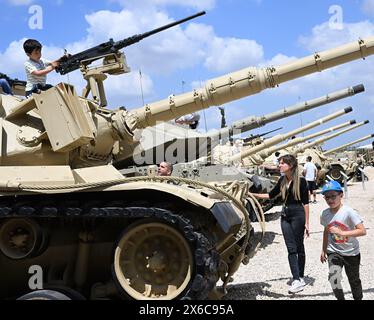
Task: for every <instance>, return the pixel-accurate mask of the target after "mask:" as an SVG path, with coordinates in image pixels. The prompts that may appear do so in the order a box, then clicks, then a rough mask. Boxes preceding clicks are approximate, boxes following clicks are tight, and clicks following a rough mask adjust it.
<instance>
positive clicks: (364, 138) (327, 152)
mask: <svg viewBox="0 0 374 320" xmlns="http://www.w3.org/2000/svg"><path fill="white" fill-rule="evenodd" d="M371 138H374V134H370V135H368V136H365V137H362V138H360V139H358V140H355V141H352V142H350V143H347V144H344V145H342V146H340V147H337V148H334V149H330V150H328V151H326V152H324V153H323V154H324V155H325V156H328V155H330V154H332V153H334V152H337V151H340V150H343V149H345V148H348V147H350V146H353V145H355V144H357V143H360V142H363V141H366V140H369V139H371Z"/></svg>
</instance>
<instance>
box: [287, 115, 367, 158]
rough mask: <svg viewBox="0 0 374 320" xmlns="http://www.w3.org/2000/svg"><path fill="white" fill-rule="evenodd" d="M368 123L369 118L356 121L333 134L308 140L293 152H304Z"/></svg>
mask: <svg viewBox="0 0 374 320" xmlns="http://www.w3.org/2000/svg"><path fill="white" fill-rule="evenodd" d="M368 123H369V120H366V121H362V122H360V123H357V124H355V125H353V126H351V127H349V128H347V129H344V130H341V131H338V132H336V133H334V134H331V135H329V136H326V137H322V138H320V139H317V140H315V141H313V142H310V143H307V144H305V145H303V146H301V147H298V148H297V149H296V150H295V151H294V152H295V153H302V152H304V151H305V150H306V149H309V148H313V147H314V146H318V145H320V144H323V143H325V142H326V141H328V140H331V139H334V138H335V137H337V136H340V135H342V134H344V133H347V132H349V131H352V130H354V129H357V128H359V127H362V126H363V125H366V124H368Z"/></svg>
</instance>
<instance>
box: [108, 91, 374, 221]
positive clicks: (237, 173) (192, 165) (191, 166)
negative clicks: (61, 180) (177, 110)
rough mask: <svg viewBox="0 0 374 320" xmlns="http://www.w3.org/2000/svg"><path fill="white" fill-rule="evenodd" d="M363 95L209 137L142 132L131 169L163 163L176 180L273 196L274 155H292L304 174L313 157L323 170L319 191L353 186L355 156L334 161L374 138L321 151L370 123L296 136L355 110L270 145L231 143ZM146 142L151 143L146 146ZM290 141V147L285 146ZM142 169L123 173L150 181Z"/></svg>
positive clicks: (256, 140)
mask: <svg viewBox="0 0 374 320" xmlns="http://www.w3.org/2000/svg"><path fill="white" fill-rule="evenodd" d="M364 91H365V88H364V86H363V85H362V84H361V85H357V86H353V87H349V88H346V89H343V90H339V91H336V92H332V93H329V94H327V95H325V96H322V97H319V98H316V99H312V100H309V101H305V102H301V103H298V104H296V105H293V106H289V107H285V108H283V109H281V110H279V111H276V112H273V113H270V114H266V115H263V116H251V117H247V118H245V119H242V120H240V121H237V122H235V123H234V124H232V125H230V126H226V127H224V128H221V129H220V130H215V131H212V132H210V133H209V134H199V133H196V132H195V131H192V130H188V129H185V128H181V127H179V126H177V125H174V124H172V123H170V124H167V125H165V124H160V125H157V126H156V127H154V128H151V129H148V130H146V131H145V130H144V131H143V132H142V136H141V138H140V139H139V141H140V144H139V146H138V148H137V150H136V152H135V153H134V157H133V159H132V163H134V162H138V163H139V164H141V163H144V162H148V163H160V162H161V161H166V162H169V163H171V164H173V172H172V175H173V176H174V177H181V178H188V179H191V180H197V181H203V182H206V183H213V184H214V185H217V186H220V187H223V188H228V187H229V186H230V185H231V184H232V183H233V182H234V181H243V182H246V183H249V191H250V192H254V193H261V192H268V191H270V190H271V188H272V187H273V186H274V184H275V183H276V181H277V179H278V178H279V171H278V168H277V167H274V160H275V154H277V153H278V154H279V155H278V156H280V155H282V154H293V155H295V156H296V157H297V158H298V162H299V165H300V171H302V168H303V165H304V164H305V162H306V158H307V157H309V156H310V157H311V158H312V161H313V163H315V165H316V166H317V168H318V169H319V170H318V177H317V179H318V180H317V184H318V185H322V184H323V183H324V182H325V181H326V180H327V179H334V180H336V181H339V182H340V183H343V180H344V176H347V179H348V180H350V179H352V178H357V177H360V171H359V170H358V168H359V165H360V161H359V159H357V157H353V155H352V156H351V157H349V161H344V162H343V161H341V160H340V159H336V158H333V157H332V156H333V155H336V152H338V151H340V150H343V149H345V148H347V147H349V146H351V145H355V144H358V143H360V142H362V141H365V140H368V139H370V138H372V137H374V134H371V135H368V136H365V137H363V138H361V139H359V140H356V141H352V142H351V143H349V144H345V145H343V146H340V147H338V148H334V149H331V150H328V151H322V148H321V145H322V144H323V143H324V142H326V141H328V140H331V139H333V138H335V137H337V136H339V135H342V134H344V133H348V132H350V131H352V130H354V129H356V128H359V127H361V126H363V125H366V124H368V123H369V121H362V122H359V123H356V120H350V121H347V122H344V123H342V124H340V125H336V126H333V127H330V128H328V129H325V130H322V131H319V132H316V133H313V134H309V135H307V136H303V137H297V135H298V134H301V133H304V132H306V131H308V130H310V129H311V128H314V127H317V126H319V125H322V124H324V123H326V122H328V121H331V120H333V119H336V118H338V117H341V116H344V115H346V114H348V113H350V112H351V111H352V108H351V107H348V108H345V109H343V110H340V111H338V112H335V113H333V114H331V115H328V116H325V117H323V118H321V119H318V120H316V121H314V122H312V123H309V124H308V125H305V126H303V127H300V128H297V129H295V130H292V131H289V132H287V133H285V134H281V135H276V136H274V137H272V138H271V139H266V140H265V139H263V138H261V137H260V136H258V137H250V138H248V142H247V143H245V144H244V146H243V147H239V146H235V145H234V146H233V145H232V141H233V137H234V136H235V135H239V134H243V133H246V132H250V131H251V130H253V129H256V128H259V127H262V126H265V125H266V124H268V123H271V122H274V121H277V120H280V119H284V118H287V117H289V116H292V115H295V114H298V113H301V112H305V111H308V110H312V109H314V108H317V107H320V106H323V105H327V104H329V103H332V102H336V101H338V100H341V99H344V98H347V97H351V96H354V95H356V94H359V93H361V92H364ZM326 134H328V135H326ZM315 138H318V139H316V140H314V141H313V140H312V139H315ZM143 141H144V142H146V143H143ZM223 141H227V143H222V142H223ZM238 141H239V140H237V141H236V143H237V142H238ZM285 141H287V142H286V143H283V142H285ZM165 150H167V152H165ZM139 155H141V156H139ZM139 164H138V165H137V166H130V167H128V166H127V168H125V169H122V170H121V172H122V173H123V174H124V175H134V176H136V175H148V174H149V170H150V169H151V168H150V167H149V166H142V165H139ZM115 165H116V166H117V167H118V168H123V167H124V166H126V164H125V163H123V162H121V161H118V162H116V164H115ZM273 205H274V203H269V201H263V203H262V209H263V210H264V211H267V210H268V209H270V208H271V207H272V206H273ZM251 213H252V214H251V217H252V219H251V220H252V221H253V220H254V219H255V215H254V213H253V212H251Z"/></svg>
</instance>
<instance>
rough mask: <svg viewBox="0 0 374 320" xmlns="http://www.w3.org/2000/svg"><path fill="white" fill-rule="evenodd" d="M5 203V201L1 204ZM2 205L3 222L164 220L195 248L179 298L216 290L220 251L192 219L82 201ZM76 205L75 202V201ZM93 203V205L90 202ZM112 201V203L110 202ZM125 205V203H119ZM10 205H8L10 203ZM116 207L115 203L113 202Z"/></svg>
mask: <svg viewBox="0 0 374 320" xmlns="http://www.w3.org/2000/svg"><path fill="white" fill-rule="evenodd" d="M1 202H3V201H1ZM1 202H0V222H1V219H3V218H8V219H9V218H16V217H23V218H29V219H33V218H48V219H51V218H59V219H61V218H68V219H72V218H116V219H118V218H121V217H122V218H126V219H130V223H131V220H138V219H144V218H153V219H157V220H161V221H163V222H165V223H167V224H169V225H171V226H173V227H175V228H176V229H177V230H179V231H180V232H181V233H182V234H183V235H184V237H185V239H186V241H187V242H188V243H189V245H190V246H191V248H192V251H193V253H194V258H195V272H194V278H193V280H192V282H191V285H190V286H189V287H188V289H187V290H186V291H185V292H184V294H183V296H181V297H179V299H182V300H203V299H206V298H207V297H208V295H209V293H210V292H211V291H212V290H213V289H214V288H215V286H216V282H217V280H218V279H217V274H218V271H217V270H218V268H219V262H220V256H219V254H218V252H217V251H215V250H214V249H212V247H213V246H212V245H211V243H210V242H209V240H208V239H207V237H206V236H205V235H204V234H202V233H201V232H198V231H196V230H194V227H193V223H192V222H191V219H187V218H185V217H183V216H182V215H181V214H174V213H172V212H171V211H169V210H165V209H161V208H155V207H119V206H108V205H107V206H102V207H100V206H97V205H95V203H96V204H97V202H103V201H94V200H91V201H88V203H87V202H84V201H79V202H80V203H81V205H80V206H76V205H75V206H69V205H68V202H66V205H63V204H62V203H60V201H55V202H54V201H46V202H45V205H43V204H42V203H39V204H38V205H33V204H35V203H36V202H35V201H32V200H31V201H30V200H29V201H22V202H20V203H18V202H17V200H16V201H15V202H14V203H12V204H11V205H4V204H5V203H1ZM74 202H76V201H74ZM90 202H91V203H90ZM111 202H112V201H111ZM118 202H123V201H117V205H118ZM8 204H9V203H8ZM113 204H114V203H113Z"/></svg>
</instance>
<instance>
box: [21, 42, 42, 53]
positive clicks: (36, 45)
mask: <svg viewBox="0 0 374 320" xmlns="http://www.w3.org/2000/svg"><path fill="white" fill-rule="evenodd" d="M42 47H43V46H42V44H41V43H40V42H39V41H38V40H34V39H28V40H26V41H25V42H24V44H23V50H25V52H26V53H27V54H31V53H32V52H33V51H34V50H35V49H39V50H41V49H42Z"/></svg>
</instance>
